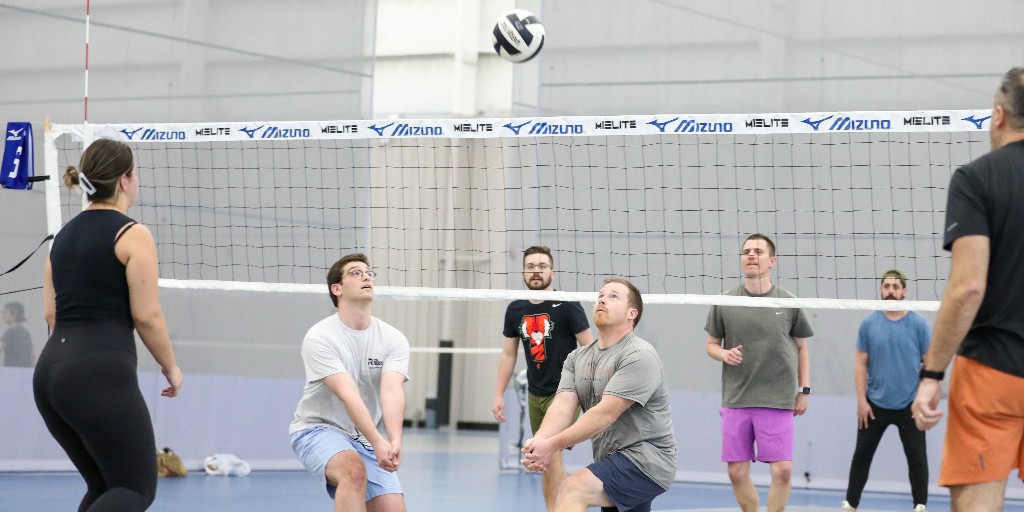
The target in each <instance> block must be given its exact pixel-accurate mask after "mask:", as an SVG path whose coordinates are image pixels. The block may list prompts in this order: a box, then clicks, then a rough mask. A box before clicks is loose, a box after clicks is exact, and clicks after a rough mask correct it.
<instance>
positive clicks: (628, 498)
mask: <svg viewBox="0 0 1024 512" xmlns="http://www.w3.org/2000/svg"><path fill="white" fill-rule="evenodd" d="M587 469H589V470H590V472H591V473H593V474H594V476H596V477H597V479H598V480H600V481H601V483H603V484H604V493H605V494H607V495H608V498H609V499H610V500H611V501H612V503H614V504H615V508H616V509H618V510H619V511H620V512H650V510H651V502H653V501H654V498H656V497H657V496H659V495H661V494H662V493H664V492H665V489H662V488H661V486H660V485H658V484H657V483H655V482H654V480H651V479H650V478H648V477H647V475H645V474H644V473H643V472H642V471H640V468H638V467H636V464H633V462H632V461H631V460H629V459H628V458H626V456H625V455H623V454H621V453H613V454H611V455H609V456H607V457H605V458H603V459H601V460H599V461H597V462H595V463H593V464H591V465H589V466H587ZM602 510H604V511H606V512H608V511H611V510H615V509H612V508H610V507H605V508H603V509H602Z"/></svg>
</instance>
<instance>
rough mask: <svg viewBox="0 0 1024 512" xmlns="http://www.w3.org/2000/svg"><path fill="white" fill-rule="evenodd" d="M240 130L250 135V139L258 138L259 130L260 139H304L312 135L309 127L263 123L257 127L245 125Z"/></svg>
mask: <svg viewBox="0 0 1024 512" xmlns="http://www.w3.org/2000/svg"><path fill="white" fill-rule="evenodd" d="M260 130H263V131H260ZM238 131H240V132H242V133H244V134H246V135H248V136H249V138H250V139H254V138H257V137H256V135H257V132H259V138H260V139H304V138H309V137H310V130H309V128H281V127H279V126H274V125H270V126H267V125H265V124H261V125H259V126H257V127H255V128H249V127H248V126H243V127H241V128H239V129H238Z"/></svg>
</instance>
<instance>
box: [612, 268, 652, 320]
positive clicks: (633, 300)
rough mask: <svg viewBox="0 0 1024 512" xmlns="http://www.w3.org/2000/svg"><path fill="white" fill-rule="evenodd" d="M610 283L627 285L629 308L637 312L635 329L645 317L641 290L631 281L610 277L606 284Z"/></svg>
mask: <svg viewBox="0 0 1024 512" xmlns="http://www.w3.org/2000/svg"><path fill="white" fill-rule="evenodd" d="M608 283H619V284H622V285H626V288H628V289H629V299H628V302H629V307H631V308H633V309H635V310H636V318H634V319H633V327H634V328H635V327H636V326H637V325H638V324H639V323H640V317H642V316H644V299H643V297H641V296H640V290H639V289H637V287H636V285H634V284H633V283H631V282H629V280H627V279H623V278H621V277H609V278H608V279H605V280H604V284H608Z"/></svg>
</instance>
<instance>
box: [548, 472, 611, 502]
mask: <svg viewBox="0 0 1024 512" xmlns="http://www.w3.org/2000/svg"><path fill="white" fill-rule="evenodd" d="M603 489H604V486H603V484H602V483H601V480H599V479H598V478H597V477H596V476H594V474H593V473H591V472H590V471H589V470H587V469H581V470H579V471H577V472H575V473H573V474H571V475H569V476H568V477H566V479H565V481H563V482H562V485H560V486H559V487H558V502H559V503H563V502H569V503H585V504H587V505H589V504H590V503H589V502H590V501H591V500H589V499H588V498H589V497H590V496H592V495H594V494H595V493H598V492H603Z"/></svg>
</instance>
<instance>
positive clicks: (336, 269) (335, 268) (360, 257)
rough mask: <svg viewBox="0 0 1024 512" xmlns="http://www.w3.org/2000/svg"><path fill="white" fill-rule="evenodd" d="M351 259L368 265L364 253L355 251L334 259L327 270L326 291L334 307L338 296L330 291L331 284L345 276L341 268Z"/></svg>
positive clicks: (336, 304) (368, 260) (368, 262)
mask: <svg viewBox="0 0 1024 512" xmlns="http://www.w3.org/2000/svg"><path fill="white" fill-rule="evenodd" d="M353 261H358V262H361V263H366V266H370V259H369V258H367V257H366V255H365V254H363V253H361V252H356V253H352V254H349V255H346V256H344V257H342V258H341V259H340V260H338V261H335V262H334V265H331V269H330V270H328V271H327V293H328V294H329V295H330V296H331V302H333V303H334V307H338V296H337V295H334V292H332V291H331V285H333V284H335V283H340V282H341V279H342V278H343V277H345V275H344V274H342V273H341V271H342V269H344V268H345V265H348V264H349V263H352V262H353Z"/></svg>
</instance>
